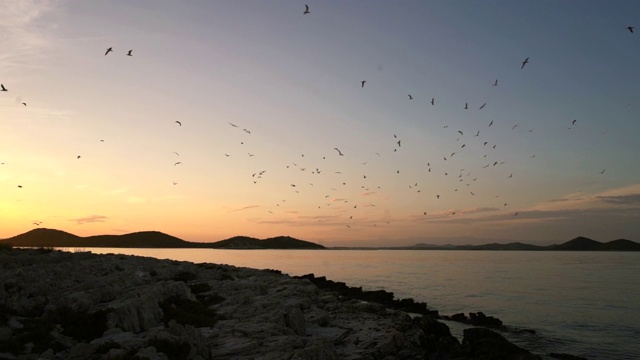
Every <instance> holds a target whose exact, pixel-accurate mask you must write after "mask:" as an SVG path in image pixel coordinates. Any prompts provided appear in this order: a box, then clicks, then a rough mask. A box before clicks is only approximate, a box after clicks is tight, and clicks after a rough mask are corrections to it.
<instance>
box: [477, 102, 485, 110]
mask: <svg viewBox="0 0 640 360" xmlns="http://www.w3.org/2000/svg"><path fill="white" fill-rule="evenodd" d="M485 106H487V103H484V104H482V106H480V109H478V110H482V109H484V107H485Z"/></svg>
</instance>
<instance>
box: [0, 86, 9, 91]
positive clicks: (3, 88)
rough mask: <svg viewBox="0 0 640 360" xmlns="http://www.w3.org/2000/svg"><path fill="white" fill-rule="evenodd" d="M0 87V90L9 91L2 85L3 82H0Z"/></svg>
mask: <svg viewBox="0 0 640 360" xmlns="http://www.w3.org/2000/svg"><path fill="white" fill-rule="evenodd" d="M0 88H2V89H1V90H0V91H9V90H7V88H6V87H4V84H0Z"/></svg>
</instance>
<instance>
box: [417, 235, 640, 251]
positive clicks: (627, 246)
mask: <svg viewBox="0 0 640 360" xmlns="http://www.w3.org/2000/svg"><path fill="white" fill-rule="evenodd" d="M405 249H416V250H418V249H423V250H520V251H524V250H527V251H543V250H551V251H640V243H637V242H633V241H631V240H626V239H618V240H613V241H609V242H606V243H602V242H600V241H596V240H592V239H589V238H587V237H584V236H578V237H577V238H575V239H572V240H569V241H567V242H565V243H562V244H559V245H549V246H539V245H531V244H524V243H519V242H515V243H508V244H498V243H491V244H483V245H442V246H438V245H426V244H416V245H414V246H410V247H405Z"/></svg>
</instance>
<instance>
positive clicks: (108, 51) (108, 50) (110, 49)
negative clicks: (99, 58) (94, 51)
mask: <svg viewBox="0 0 640 360" xmlns="http://www.w3.org/2000/svg"><path fill="white" fill-rule="evenodd" d="M112 51H113V48H108V49H107V52H105V53H104V55H105V56H106V55H107V54H108V53H110V52H112Z"/></svg>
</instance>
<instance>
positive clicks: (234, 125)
mask: <svg viewBox="0 0 640 360" xmlns="http://www.w3.org/2000/svg"><path fill="white" fill-rule="evenodd" d="M229 125H231V126H233V127H238V125H236V124H234V123H229Z"/></svg>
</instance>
